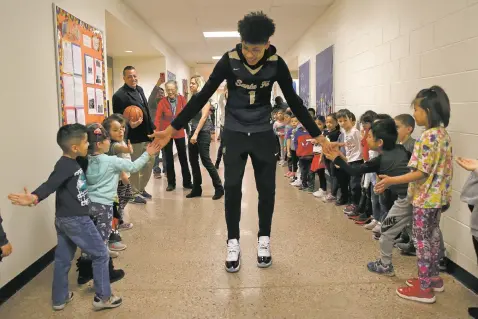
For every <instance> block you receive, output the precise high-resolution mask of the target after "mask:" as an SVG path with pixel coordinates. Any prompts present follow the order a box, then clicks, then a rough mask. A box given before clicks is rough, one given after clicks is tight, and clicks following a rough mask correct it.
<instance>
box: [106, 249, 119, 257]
mask: <svg viewBox="0 0 478 319" xmlns="http://www.w3.org/2000/svg"><path fill="white" fill-rule="evenodd" d="M108 253H109V254H110V257H111V258H118V257H119V252H117V251H112V250H111V249H110V248H109V247H108Z"/></svg>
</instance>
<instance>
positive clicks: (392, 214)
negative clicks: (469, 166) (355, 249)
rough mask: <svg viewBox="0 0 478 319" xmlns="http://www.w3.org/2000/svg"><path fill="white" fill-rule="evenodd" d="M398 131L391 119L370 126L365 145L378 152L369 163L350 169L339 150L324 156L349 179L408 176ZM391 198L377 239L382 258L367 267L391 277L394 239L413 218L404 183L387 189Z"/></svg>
mask: <svg viewBox="0 0 478 319" xmlns="http://www.w3.org/2000/svg"><path fill="white" fill-rule="evenodd" d="M396 141H397V130H396V127H395V122H394V120H393V119H387V120H381V121H377V122H375V123H373V124H372V128H371V129H370V132H369V134H368V138H367V144H368V146H369V148H370V149H371V150H375V151H378V152H379V156H378V157H375V158H373V159H371V160H369V161H368V162H366V163H364V164H362V165H359V166H355V167H354V166H352V165H350V164H347V163H346V162H345V161H344V160H343V159H342V158H340V156H339V152H338V151H333V152H330V153H328V154H327V157H328V158H329V159H331V160H333V161H334V163H335V164H336V165H338V166H340V169H342V170H344V171H346V172H347V173H348V174H350V175H352V176H361V175H362V174H366V173H376V174H377V175H382V174H384V175H388V176H401V175H403V174H406V173H408V172H409V171H410V170H409V168H408V161H409V157H410V154H409V153H408V152H407V151H406V150H405V148H403V146H401V145H397V144H396ZM390 190H391V192H392V194H393V195H394V196H396V197H397V199H396V200H395V202H394V204H393V206H392V208H391V209H390V211H389V213H388V215H387V218H386V219H385V220H384V221H383V223H382V231H381V232H382V235H381V237H380V253H381V258H379V259H378V260H377V261H375V262H370V263H368V265H367V268H368V269H369V270H370V271H372V272H375V273H378V274H383V275H388V276H394V275H395V272H394V269H393V265H392V251H393V243H394V239H395V238H396V237H397V236H398V235H399V234H400V232H401V231H402V230H403V229H404V228H405V227H406V226H407V225H408V224H409V222H410V221H411V219H412V205H411V204H410V203H409V201H408V198H407V190H408V185H407V184H400V185H395V186H392V187H390Z"/></svg>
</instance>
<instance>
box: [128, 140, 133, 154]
mask: <svg viewBox="0 0 478 319" xmlns="http://www.w3.org/2000/svg"><path fill="white" fill-rule="evenodd" d="M128 149H129V153H130V154H133V145H131V141H130V140H128Z"/></svg>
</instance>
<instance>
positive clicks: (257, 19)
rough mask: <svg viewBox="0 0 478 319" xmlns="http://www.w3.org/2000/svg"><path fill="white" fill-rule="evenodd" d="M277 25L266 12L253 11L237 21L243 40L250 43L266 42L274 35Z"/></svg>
mask: <svg viewBox="0 0 478 319" xmlns="http://www.w3.org/2000/svg"><path fill="white" fill-rule="evenodd" d="M275 30H276V25H275V24H274V21H273V20H272V19H271V18H269V17H268V16H267V15H266V14H265V13H264V12H262V11H256V12H251V13H249V14H247V15H245V16H244V18H243V19H242V20H240V21H239V22H238V23H237V31H238V32H239V34H240V35H241V39H242V41H244V42H246V43H250V44H264V43H267V42H268V41H269V38H270V37H271V36H273V35H274V32H275Z"/></svg>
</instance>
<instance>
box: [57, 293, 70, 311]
mask: <svg viewBox="0 0 478 319" xmlns="http://www.w3.org/2000/svg"><path fill="white" fill-rule="evenodd" d="M74 296H75V294H73V293H71V297H70V298H69V299H68V300H67V301H65V303H64V304H62V305H59V306H53V310H55V311H61V310H63V309H65V307H66V305H67V304H69V303H70V302H71V301H72V300H73V297H74Z"/></svg>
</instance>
